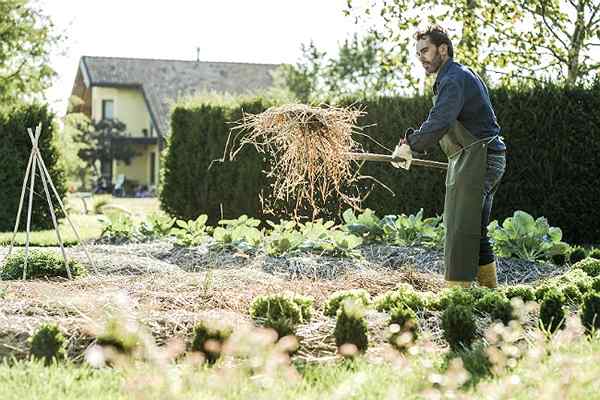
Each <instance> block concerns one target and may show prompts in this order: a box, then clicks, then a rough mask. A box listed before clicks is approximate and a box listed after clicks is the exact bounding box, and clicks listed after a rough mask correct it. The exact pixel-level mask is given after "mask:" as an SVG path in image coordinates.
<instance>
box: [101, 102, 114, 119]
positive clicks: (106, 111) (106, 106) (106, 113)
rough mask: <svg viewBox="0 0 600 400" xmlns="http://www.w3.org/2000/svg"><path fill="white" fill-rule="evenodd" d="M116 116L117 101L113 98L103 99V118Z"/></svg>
mask: <svg viewBox="0 0 600 400" xmlns="http://www.w3.org/2000/svg"><path fill="white" fill-rule="evenodd" d="M114 118H115V102H114V101H113V100H102V119H110V120H112V119H114Z"/></svg>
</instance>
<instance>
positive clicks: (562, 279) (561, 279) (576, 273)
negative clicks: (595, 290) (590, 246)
mask: <svg viewBox="0 0 600 400" xmlns="http://www.w3.org/2000/svg"><path fill="white" fill-rule="evenodd" d="M555 279H556V282H557V284H558V286H568V285H575V286H577V288H578V289H579V291H580V292H581V293H582V294H584V293H587V292H588V291H589V290H590V288H591V287H592V278H591V277H590V276H588V274H587V273H586V272H585V271H584V270H582V269H572V270H570V271H568V272H566V273H564V274H562V275H560V276H558V277H557V278H555Z"/></svg>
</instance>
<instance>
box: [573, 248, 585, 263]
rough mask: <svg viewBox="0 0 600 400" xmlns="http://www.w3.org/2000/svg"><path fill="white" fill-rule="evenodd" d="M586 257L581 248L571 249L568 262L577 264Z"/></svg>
mask: <svg viewBox="0 0 600 400" xmlns="http://www.w3.org/2000/svg"><path fill="white" fill-rule="evenodd" d="M586 257H587V253H586V251H585V249H584V248H583V247H573V248H572V249H571V253H570V254H569V261H570V262H571V264H575V263H578V262H579V261H581V260H583V259H584V258H586Z"/></svg>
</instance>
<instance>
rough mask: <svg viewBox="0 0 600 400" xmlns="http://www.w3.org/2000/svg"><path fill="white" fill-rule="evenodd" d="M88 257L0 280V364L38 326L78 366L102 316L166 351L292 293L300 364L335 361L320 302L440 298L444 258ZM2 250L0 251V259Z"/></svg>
mask: <svg viewBox="0 0 600 400" xmlns="http://www.w3.org/2000/svg"><path fill="white" fill-rule="evenodd" d="M88 249H89V252H90V254H91V256H92V258H93V260H94V263H95V266H96V269H97V272H93V271H91V273H90V275H89V276H87V277H84V278H79V279H76V280H73V281H67V280H60V279H57V280H52V281H39V280H38V281H4V282H0V295H1V297H2V298H3V300H2V304H3V307H2V310H0V332H2V334H1V335H0V357H6V356H9V355H11V356H15V357H17V358H19V357H25V356H26V355H27V351H28V346H27V338H28V337H29V336H30V335H31V333H32V332H33V331H34V330H35V329H36V327H37V326H39V325H40V324H41V323H43V322H56V323H58V324H59V325H60V326H61V328H62V329H63V330H64V331H65V333H66V336H67V337H68V338H69V348H68V349H69V353H70V355H71V356H72V357H73V358H74V359H76V360H81V357H82V353H83V350H85V348H86V347H87V346H88V345H89V344H90V343H91V342H92V341H93V337H94V334H95V332H97V330H98V329H99V326H98V321H102V320H104V319H105V318H106V315H107V313H108V312H109V310H110V308H111V306H114V307H117V308H119V309H122V310H126V313H127V314H128V315H130V316H136V318H138V320H139V321H141V322H142V324H143V325H144V326H146V327H147V328H148V329H149V330H150V331H151V332H152V335H153V336H154V338H155V340H156V341H157V343H159V344H164V343H166V342H167V341H168V340H169V339H170V338H173V337H189V336H190V334H191V331H192V328H193V326H194V324H195V323H196V322H197V321H198V320H200V319H203V318H208V317H215V316H217V317H218V318H220V319H222V318H227V319H229V320H231V321H232V322H233V323H234V324H235V325H239V324H249V323H250V322H251V320H250V318H249V316H248V307H249V305H250V302H251V301H252V300H253V299H254V298H255V297H256V296H258V295H261V294H275V293H282V292H285V291H290V292H295V293H298V294H303V295H308V296H312V297H313V298H314V299H315V307H316V309H317V314H316V316H315V318H313V320H312V321H311V322H310V323H307V324H304V325H301V326H300V327H299V328H298V332H297V334H298V336H299V337H300V338H301V340H302V348H301V351H300V352H299V354H300V356H303V357H306V358H307V359H312V358H315V357H322V356H326V355H333V354H335V350H336V348H335V343H334V339H333V335H332V332H333V326H334V325H335V319H334V318H330V317H325V316H323V314H322V309H323V305H324V303H325V300H326V299H327V298H328V297H329V296H330V295H331V294H332V293H334V292H335V291H338V290H345V289H353V288H364V289H366V290H367V291H368V292H369V293H370V294H371V296H377V295H379V294H381V293H384V292H386V291H388V290H390V289H393V288H394V287H396V286H397V285H398V284H400V283H402V282H406V283H410V284H411V285H412V286H413V287H414V288H415V289H417V290H420V291H431V292H438V291H439V290H440V289H441V288H442V287H443V286H444V281H443V276H442V267H443V259H442V255H441V254H440V253H439V252H435V251H431V250H429V249H425V248H420V247H400V246H383V245H371V246H363V247H362V248H361V253H362V257H361V258H358V259H353V258H347V259H344V258H334V257H327V256H320V255H315V254H308V253H305V254H303V255H301V256H300V255H299V256H288V257H270V256H266V255H264V254H254V255H248V254H243V253H236V252H231V251H219V252H215V251H209V250H208V248H206V247H203V246H199V247H190V248H183V247H178V246H175V245H174V244H173V243H172V242H171V241H155V242H150V243H139V244H127V245H92V246H89V247H88ZM46 250H48V248H46ZM52 250H54V251H56V252H59V249H58V248H52ZM7 251H8V249H7V248H6V247H4V248H0V258H1V259H3V258H4V256H5V255H6V253H7ZM68 255H69V256H71V257H73V258H75V259H77V260H78V261H80V262H81V263H83V264H84V265H86V266H88V268H89V263H88V261H87V258H86V256H85V253H84V252H83V250H82V249H81V248H73V249H69V250H68ZM566 269H567V267H557V266H555V265H551V264H534V263H529V262H525V261H522V260H515V259H501V260H499V280H500V282H501V283H503V284H515V283H522V282H534V281H536V280H540V279H544V278H547V277H550V276H554V275H557V274H560V273H562V272H564V271H565V270H566ZM419 317H420V318H419V319H420V320H421V323H422V325H423V327H424V328H425V329H424V330H425V331H427V332H428V335H430V337H431V338H432V339H433V340H437V339H439V337H440V333H439V322H438V321H439V316H436V315H434V314H433V313H431V312H429V311H427V312H425V313H423V314H421V315H419ZM367 320H368V322H369V331H370V337H371V342H372V348H373V351H376V349H377V347H378V345H380V344H382V343H383V342H384V331H385V329H384V328H385V326H386V316H385V314H384V313H378V312H376V311H369V312H368V314H367ZM488 322H489V321H488ZM482 323H483V322H482ZM440 342H441V340H440Z"/></svg>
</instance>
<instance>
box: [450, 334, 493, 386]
mask: <svg viewBox="0 0 600 400" xmlns="http://www.w3.org/2000/svg"><path fill="white" fill-rule="evenodd" d="M454 358H460V359H461V360H462V362H463V366H464V368H465V369H466V370H467V371H468V372H469V374H470V376H469V380H468V381H467V382H466V383H465V386H467V387H470V386H474V385H477V383H478V382H479V381H480V380H482V379H485V378H487V377H489V376H491V375H492V362H491V361H490V359H489V357H488V355H487V352H486V346H485V344H484V343H483V342H481V341H478V342H477V343H475V344H473V346H472V348H471V349H459V350H455V351H450V352H448V353H446V357H444V359H445V360H444V365H443V366H442V370H443V371H445V370H447V369H448V366H449V362H450V360H452V359H454Z"/></svg>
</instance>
